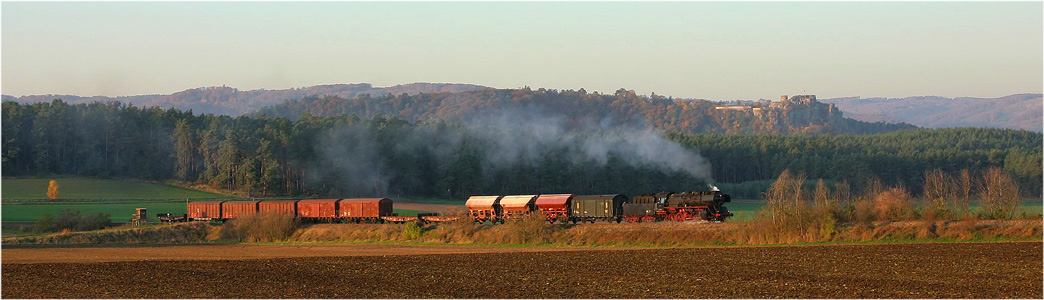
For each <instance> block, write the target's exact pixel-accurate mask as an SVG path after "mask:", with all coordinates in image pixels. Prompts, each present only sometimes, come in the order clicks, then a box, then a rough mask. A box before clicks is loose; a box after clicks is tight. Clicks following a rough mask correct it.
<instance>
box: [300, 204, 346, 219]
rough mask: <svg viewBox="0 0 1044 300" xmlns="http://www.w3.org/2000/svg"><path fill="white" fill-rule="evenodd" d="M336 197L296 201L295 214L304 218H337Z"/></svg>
mask: <svg viewBox="0 0 1044 300" xmlns="http://www.w3.org/2000/svg"><path fill="white" fill-rule="evenodd" d="M337 201H338V199H308V200H301V201H297V216H298V217H300V218H304V219H333V218H337Z"/></svg>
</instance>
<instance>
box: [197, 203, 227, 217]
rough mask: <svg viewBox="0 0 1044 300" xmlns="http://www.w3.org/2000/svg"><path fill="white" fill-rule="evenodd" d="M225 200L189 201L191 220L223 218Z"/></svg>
mask: <svg viewBox="0 0 1044 300" xmlns="http://www.w3.org/2000/svg"><path fill="white" fill-rule="evenodd" d="M222 202H225V201H193V202H189V203H188V217H189V220H211V219H220V218H221V203H222Z"/></svg>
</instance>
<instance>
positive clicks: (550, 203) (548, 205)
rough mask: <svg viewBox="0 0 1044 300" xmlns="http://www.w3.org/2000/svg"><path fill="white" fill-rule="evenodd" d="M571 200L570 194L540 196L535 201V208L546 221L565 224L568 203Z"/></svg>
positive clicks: (567, 217)
mask: <svg viewBox="0 0 1044 300" xmlns="http://www.w3.org/2000/svg"><path fill="white" fill-rule="evenodd" d="M572 200H573V195H572V194H558V195H540V197H537V200H536V207H537V210H539V211H540V212H541V213H543V214H544V217H547V221H548V222H551V223H554V222H555V221H562V222H565V221H567V220H569V203H570V202H571V201H572Z"/></svg>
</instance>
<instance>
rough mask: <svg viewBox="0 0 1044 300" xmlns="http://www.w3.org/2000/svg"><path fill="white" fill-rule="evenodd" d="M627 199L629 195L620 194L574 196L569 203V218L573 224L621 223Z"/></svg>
mask: <svg viewBox="0 0 1044 300" xmlns="http://www.w3.org/2000/svg"><path fill="white" fill-rule="evenodd" d="M627 201H628V199H627V196H624V195H620V194H612V195H584V196H574V197H573V202H572V203H571V204H570V205H569V213H570V216H569V219H570V221H573V224H576V223H577V222H589V223H594V222H595V221H606V222H613V221H616V223H620V221H621V220H623V204H624V203H626V202H627Z"/></svg>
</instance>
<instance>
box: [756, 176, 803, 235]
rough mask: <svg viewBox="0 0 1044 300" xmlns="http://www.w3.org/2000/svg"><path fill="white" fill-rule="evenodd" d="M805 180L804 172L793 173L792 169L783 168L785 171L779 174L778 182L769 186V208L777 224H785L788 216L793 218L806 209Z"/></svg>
mask: <svg viewBox="0 0 1044 300" xmlns="http://www.w3.org/2000/svg"><path fill="white" fill-rule="evenodd" d="M804 182H805V176H804V175H803V174H799V175H796V176H795V175H793V174H791V173H790V170H783V173H780V174H779V178H777V179H776V182H775V183H773V184H772V186H771V187H769V190H768V192H767V193H766V196H768V209H769V211H770V212H771V214H772V222H773V223H774V224H775V225H777V226H778V225H784V224H787V223H788V218H792V217H794V216H795V214H797V213H800V212H801V210H803V209H804V206H805V205H804V200H803V199H804V197H805V195H804V193H803V192H804V189H803V188H802V186H801V185H802V183H804Z"/></svg>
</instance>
